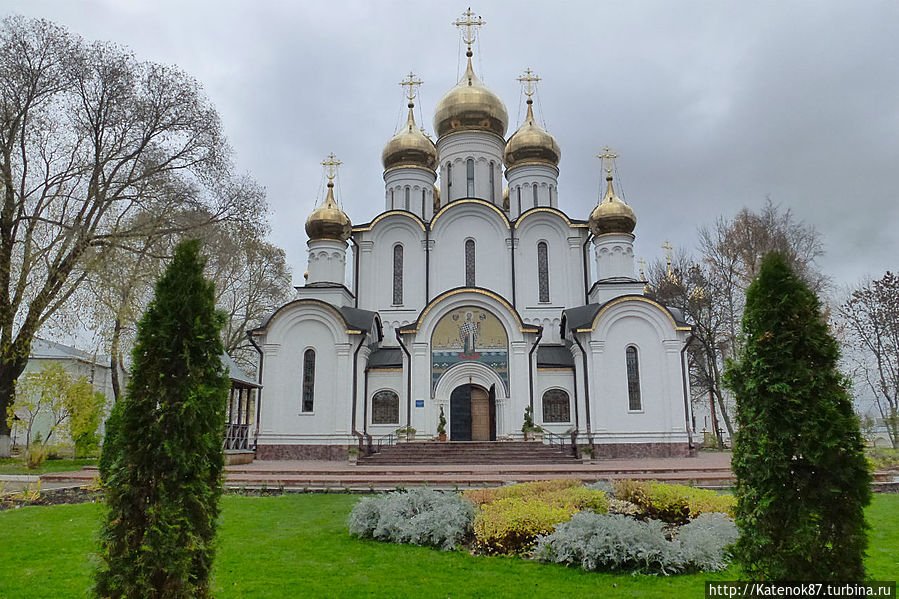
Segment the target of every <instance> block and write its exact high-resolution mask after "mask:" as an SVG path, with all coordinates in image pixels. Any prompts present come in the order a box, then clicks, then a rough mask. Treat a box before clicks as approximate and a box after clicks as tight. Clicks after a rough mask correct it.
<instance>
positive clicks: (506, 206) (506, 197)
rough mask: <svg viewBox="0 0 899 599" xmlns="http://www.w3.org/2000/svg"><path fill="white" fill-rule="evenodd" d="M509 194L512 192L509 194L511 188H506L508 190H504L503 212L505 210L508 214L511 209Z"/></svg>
mask: <svg viewBox="0 0 899 599" xmlns="http://www.w3.org/2000/svg"><path fill="white" fill-rule="evenodd" d="M509 193H510V192H509V188H508V187H506V188H505V189H504V190H503V210H505V211H506V212H508V211H509V209H510V208H509V206H510V204H509Z"/></svg>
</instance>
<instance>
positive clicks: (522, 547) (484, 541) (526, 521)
mask: <svg viewBox="0 0 899 599" xmlns="http://www.w3.org/2000/svg"><path fill="white" fill-rule="evenodd" d="M576 512H577V509H576V508H573V507H558V506H554V505H550V504H549V503H546V502H544V501H536V500H533V499H526V498H523V497H507V498H505V499H498V500H496V501H494V502H492V503H486V504H484V505H482V506H481V508H480V510H478V514H477V516H476V517H475V521H474V536H475V541H476V548H477V549H478V550H480V551H482V552H484V553H488V554H507V555H511V554H515V553H524V552H527V551H529V550H530V549H531V546H532V545H533V544H534V541H536V539H537V537H539V536H540V535H547V534H550V533H551V532H552V531H553V527H555V525H556V524H559V523H560V522H565V521H567V520H569V519H570V518H571V517H572V516H573V515H574V514H575V513H576Z"/></svg>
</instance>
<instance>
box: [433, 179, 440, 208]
mask: <svg viewBox="0 0 899 599" xmlns="http://www.w3.org/2000/svg"><path fill="white" fill-rule="evenodd" d="M438 210H440V186H439V185H437V183H434V212H435V213H436V212H437V211H438Z"/></svg>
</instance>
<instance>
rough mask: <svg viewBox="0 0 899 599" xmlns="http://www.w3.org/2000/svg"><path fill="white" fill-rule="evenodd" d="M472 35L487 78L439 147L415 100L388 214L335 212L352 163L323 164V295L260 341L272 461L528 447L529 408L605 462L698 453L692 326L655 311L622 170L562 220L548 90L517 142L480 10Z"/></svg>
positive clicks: (313, 282) (467, 90)
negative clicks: (442, 437) (441, 433)
mask: <svg viewBox="0 0 899 599" xmlns="http://www.w3.org/2000/svg"><path fill="white" fill-rule="evenodd" d="M457 24H459V25H463V26H466V29H467V34H466V38H465V41H466V42H467V43H468V48H469V49H468V52H467V56H468V65H467V68H466V70H465V74H464V75H463V76H462V78H461V80H460V81H459V83H458V84H457V85H456V86H455V87H453V88H452V89H450V90H449V91H448V92H447V93H446V95H444V96H443V98H442V99H441V100H440V102H439V103H438V104H437V107H436V110H435V116H434V129H435V132H436V135H437V142H436V144H435V143H434V142H432V141H431V139H430V138H429V137H428V136H427V135H425V134H424V133H423V132H422V130H421V129H420V128H419V126H418V124H417V123H416V122H415V120H414V117H413V111H412V107H413V103H412V100H413V99H414V85H415V84H416V83H418V82H416V81H415V80H414V78H413V77H412V76H410V77H409V80H408V81H407V82H405V83H406V84H407V85H408V88H409V94H408V97H409V116H408V120H407V122H406V124H405V125H404V126H403V127H402V128H401V129H400V131H399V132H398V133H397V134H396V135H394V137H393V138H392V139H390V141H389V142H388V143H387V146H386V147H385V149H384V152H383V155H382V162H383V165H384V211H383V212H381V213H380V214H379V215H378V216H377V217H375V218H374V219H373V220H372V221H371V222H368V223H363V224H358V225H355V226H353V225H351V222H350V219H349V218H348V217H347V215H346V214H345V213H344V212H343V211H342V210H341V209H340V207H339V206H338V204H337V202H336V200H335V197H334V184H333V179H334V177H335V175H336V166H337V165H338V164H339V162H337V161H336V160H335V159H334V157H333V155H332V156H331V157H330V158H329V159H328V160H327V161H325V162H324V163H323V164H325V165H326V166H327V168H328V180H329V182H328V190H327V197H326V198H325V200H324V201H323V203H322V204H321V205H320V206H319V207H318V208H316V209H315V211H313V213H312V214H311V215H310V216H309V218H308V220H307V221H306V232H307V234H308V235H309V242H308V248H309V258H308V260H309V262H308V272H307V281H306V284H305V286H303V287H299V288H298V299H296V300H295V301H293V302H290V303H288V304H286V305H284V306H283V307H281V308H280V309H279V310H278V311H276V312H275V313H274V314H273V315H272V316H271V317H270V318H269V319H268V320H267V321H266V322H265V323H263V324H262V326H260V327H259V328H258V329H256V330H254V331H252V332H251V337H252V338H253V340H254V342H255V343H256V344H257V345H258V347H259V348H260V354H261V365H260V370H261V371H262V373H263V374H262V384H263V393H262V399H261V400H260V418H259V421H258V426H257V430H256V436H257V457H258V458H261V459H279V458H314V457H319V458H321V457H330V458H335V459H343V458H344V456H345V447H346V446H347V445H353V444H357V443H359V442H366V441H367V440H369V439H376V438H378V437H381V436H385V435H388V434H390V433H392V432H394V431H395V430H396V429H397V428H399V427H413V428H415V429H416V430H417V434H418V437H419V438H421V437H430V436H434V435H436V432H437V424H438V419H439V414H440V410H441V408H442V409H443V411H444V413H445V415H446V418H447V420H448V426H447V432H448V433H449V440H450V441H466V440H503V439H509V438H521V436H522V432H521V429H522V424H523V420H524V414H525V409H526V408H527V407H532V408H533V414H534V421H535V423H536V424H539V425H541V426H542V427H543V428H544V429H545V430H547V431H549V432H551V433H554V434H558V435H565V436H566V438H569V439H570V438H571V435H572V434H573V435H575V436H576V438H577V440H578V443H593V444H595V446H596V450H597V455H598V456H610V457H611V456H636V455H655V456H661V455H683V454H685V453H687V451H688V445H689V444H690V443H691V442H692V431H691V429H690V417H689V406H688V402H687V397H688V393H687V392H688V389H687V377H686V373H685V360H684V351H683V350H684V347H685V343H686V341H687V337H688V336H689V333H690V327H689V325H687V324H686V323H685V322H684V321H683V318H682V316H681V315H680V313H678V312H677V311H675V310H673V309H669V308H666V307H665V306H663V305H661V304H659V303H657V302H656V301H653V300H652V299H649V298H647V297H644V295H643V286H644V283H643V282H642V281H641V280H638V279H637V277H636V276H635V272H634V255H633V243H634V235H633V230H634V228H635V226H636V217H635V216H634V213H633V211H632V210H631V208H630V207H629V206H628V205H627V204H626V203H624V202H623V201H622V200H621V199H620V198H619V197H618V196H617V195H616V192H615V189H614V186H613V180H612V173H613V172H614V171H613V168H612V166H613V165H612V161H613V159H614V158H615V156H614V155H613V154H611V153H609V152H608V151H606V153H605V155H604V156H603V158H604V162H605V166H606V169H605V171H606V180H607V186H606V191H605V194H604V196H603V197H602V198H601V199H600V200H599V202H598V203H597V206H596V207H595V209H594V210H593V211H592V213H591V214H589V215H583V216H589V218H588V219H586V220H583V219H580V218H573V217H571V216H569V215H567V214H566V213H565V212H564V211H563V210H561V209H560V208H559V206H560V195H559V189H558V176H559V161H560V158H561V151H560V149H559V146H558V144H557V143H556V141H555V140H554V139H553V137H552V136H551V135H550V134H549V133H548V132H547V131H545V130H544V129H543V128H542V127H541V126H540V125H538V124H537V122H536V121H535V119H534V114H533V106H532V95H533V83H534V82H535V81H536V80H537V79H536V78H535V77H533V76H532V73H531V72H530V71H526V73H525V75H524V76H523V77H521V78H520V80H521V81H522V82H524V83H525V85H526V90H525V93H526V95H527V96H528V99H527V116H526V118H525V121H524V124H523V125H521V127H519V128H518V130H517V131H515V132H514V133H512V134H511V135H510V136H509V137H508V138H506V128H507V124H508V116H507V112H506V108H505V106H504V105H503V103H502V101H501V100H500V99H499V98H498V97H497V96H496V95H495V94H494V93H493V92H491V91H490V90H489V89H487V88H486V87H485V86H484V84H483V83H482V82H481V81H480V80H479V79H478V78H477V76H476V74H475V73H474V70H473V68H472V62H471V56H472V52H471V43H470V42H471V40H472V39H473V36H472V35H471V30H472V25H476V24H477V23H475V22H472V21H471V13H470V11H469V13H466V15H465V21H461V20H460V21H459V22H458V23H457ZM504 178H505V180H506V185H505V186H504V184H503V179H504ZM504 187H505V188H504ZM348 244H352V246H353V252H352V254H351V260H352V261H351V264H350V268H351V269H352V272H353V273H354V277H353V280H354V284H353V289H350V288H349V287H348V285H347V283H346V281H345V272H346V266H347V249H348V247H349V246H348ZM590 260H592V261H594V263H595V267H594V269H595V270H594V271H595V273H596V275H595V277H594V276H593V275H592V274H591V268H590V265H589V261H590Z"/></svg>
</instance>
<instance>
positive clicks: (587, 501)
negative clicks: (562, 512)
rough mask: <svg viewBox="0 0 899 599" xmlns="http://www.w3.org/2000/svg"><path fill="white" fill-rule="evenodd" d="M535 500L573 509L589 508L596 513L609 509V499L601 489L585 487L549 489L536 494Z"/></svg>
mask: <svg viewBox="0 0 899 599" xmlns="http://www.w3.org/2000/svg"><path fill="white" fill-rule="evenodd" d="M536 500H537V501H544V502H546V503H548V504H549V505H551V506H553V507H561V508H565V509H569V508H570V509H573V510H575V511H578V512H579V511H582V510H590V511H591V512H596V513H597V514H605V513H606V512H608V511H609V499H608V497H606V494H605V493H603V492H602V491H596V490H593V489H588V488H586V487H568V488H566V489H559V490H558V491H549V492H546V493H544V494H542V495H538V496H537V498H536Z"/></svg>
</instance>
